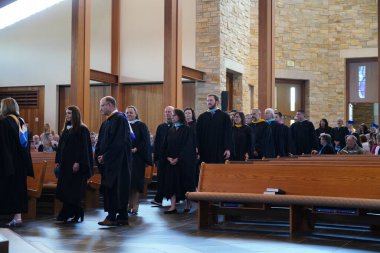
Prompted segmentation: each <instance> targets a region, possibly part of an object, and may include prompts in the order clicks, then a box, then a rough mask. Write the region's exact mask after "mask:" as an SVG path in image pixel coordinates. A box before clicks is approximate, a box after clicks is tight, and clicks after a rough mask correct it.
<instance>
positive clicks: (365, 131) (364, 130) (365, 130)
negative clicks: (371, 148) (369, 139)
mask: <svg viewBox="0 0 380 253" xmlns="http://www.w3.org/2000/svg"><path fill="white" fill-rule="evenodd" d="M360 134H369V129H368V127H367V125H366V124H364V123H361V124H360V126H359V135H360Z"/></svg>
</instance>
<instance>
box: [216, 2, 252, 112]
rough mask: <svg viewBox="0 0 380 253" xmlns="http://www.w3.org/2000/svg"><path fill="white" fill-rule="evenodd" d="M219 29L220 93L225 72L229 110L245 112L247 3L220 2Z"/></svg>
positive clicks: (247, 91) (248, 49)
mask: <svg viewBox="0 0 380 253" xmlns="http://www.w3.org/2000/svg"><path fill="white" fill-rule="evenodd" d="M220 6H221V7H220V14H221V23H220V25H221V27H220V42H221V45H220V47H221V68H220V80H221V84H220V86H221V89H222V90H226V87H225V85H226V71H227V70H230V71H231V73H233V74H234V82H233V86H234V91H233V93H234V99H233V108H234V109H236V110H240V111H241V110H243V111H246V110H249V101H247V100H246V99H245V97H247V96H248V94H249V89H248V80H249V78H248V77H249V56H250V55H249V52H250V47H249V39H250V28H249V27H250V10H251V8H250V7H251V5H250V0H222V1H221V5H220Z"/></svg>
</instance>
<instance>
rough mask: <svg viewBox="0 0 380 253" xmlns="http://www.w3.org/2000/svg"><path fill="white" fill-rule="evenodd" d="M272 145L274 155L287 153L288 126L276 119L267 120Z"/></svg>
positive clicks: (288, 143) (288, 144) (281, 155)
mask: <svg viewBox="0 0 380 253" xmlns="http://www.w3.org/2000/svg"><path fill="white" fill-rule="evenodd" d="M269 125H270V128H271V132H272V140H273V147H274V157H277V156H280V157H283V156H288V155H289V152H290V151H289V146H290V141H289V127H287V126H286V125H284V124H281V123H279V122H277V121H274V120H273V121H271V122H269Z"/></svg>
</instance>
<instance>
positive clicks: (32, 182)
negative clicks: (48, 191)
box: [27, 161, 46, 198]
mask: <svg viewBox="0 0 380 253" xmlns="http://www.w3.org/2000/svg"><path fill="white" fill-rule="evenodd" d="M33 171H34V177H27V188H28V195H29V196H31V197H34V198H39V197H40V196H41V192H42V185H43V181H44V177H45V172H46V161H39V162H33Z"/></svg>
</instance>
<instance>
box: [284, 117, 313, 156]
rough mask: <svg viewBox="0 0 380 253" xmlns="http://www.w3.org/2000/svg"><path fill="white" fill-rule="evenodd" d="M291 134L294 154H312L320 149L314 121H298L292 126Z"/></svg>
mask: <svg viewBox="0 0 380 253" xmlns="http://www.w3.org/2000/svg"><path fill="white" fill-rule="evenodd" d="M290 134H291V138H292V142H293V149H294V150H293V152H292V154H293V155H301V154H311V151H312V150H317V149H318V139H317V136H316V135H315V129H314V125H313V123H311V122H310V121H308V120H304V121H302V122H300V121H298V122H295V123H293V124H292V125H291V126H290Z"/></svg>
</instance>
